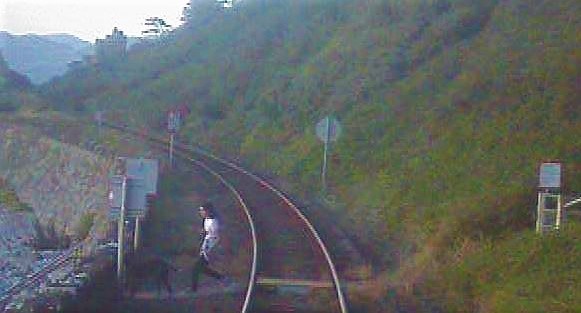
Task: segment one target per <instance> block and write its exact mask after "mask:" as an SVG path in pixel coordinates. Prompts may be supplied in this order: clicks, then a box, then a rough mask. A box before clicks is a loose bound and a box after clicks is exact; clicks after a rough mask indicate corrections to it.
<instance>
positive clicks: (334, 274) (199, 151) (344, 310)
mask: <svg viewBox="0 0 581 313" xmlns="http://www.w3.org/2000/svg"><path fill="white" fill-rule="evenodd" d="M73 123H74V122H73ZM75 124H76V123H75ZM102 125H103V126H105V127H109V128H112V129H116V130H119V131H123V132H126V133H130V134H132V135H133V136H136V137H141V138H143V139H146V140H148V141H150V142H156V143H158V144H163V145H164V149H167V148H165V147H166V145H167V139H165V138H160V137H156V136H151V135H147V136H145V135H144V134H143V133H140V132H138V131H136V130H133V129H131V128H129V127H127V126H119V125H115V124H111V123H107V122H104V123H103V124H102ZM175 147H176V151H177V150H178V149H179V150H182V151H180V152H181V153H197V154H199V155H202V156H205V157H207V158H210V159H213V160H214V161H216V162H218V163H220V164H222V165H224V166H226V167H228V168H231V169H233V170H235V171H237V172H239V173H241V174H244V175H246V176H248V177H250V178H252V179H253V180H254V181H256V182H257V183H259V184H260V185H262V186H264V187H266V188H267V189H269V190H270V191H272V192H273V193H274V194H276V195H277V197H279V198H280V199H282V200H283V201H284V202H285V203H286V204H287V206H288V207H290V208H291V209H292V211H293V212H294V213H295V214H296V215H297V216H298V217H299V218H300V219H301V220H302V221H303V223H304V224H305V225H306V226H307V229H308V230H309V232H310V233H311V235H312V236H313V237H314V238H315V240H316V242H317V245H318V246H319V248H320V249H321V251H322V252H323V255H324V256H325V259H326V262H327V265H328V267H329V270H330V272H331V276H332V280H333V286H334V289H335V293H336V296H337V299H338V302H339V306H340V309H341V313H347V312H348V309H347V305H346V302H345V296H344V294H343V290H342V288H341V283H340V280H339V276H338V274H337V271H336V267H335V264H334V263H333V260H332V259H331V256H330V253H329V252H328V249H327V247H326V245H325V243H324V242H323V240H322V239H321V236H320V235H319V233H318V232H317V230H316V229H315V227H314V226H313V225H312V223H311V222H310V221H309V220H308V219H307V217H306V216H305V215H304V214H303V213H302V212H301V210H300V209H299V208H298V207H297V206H296V205H295V204H294V203H293V202H292V201H291V200H290V199H289V198H288V197H287V196H286V195H284V194H283V193H282V192H281V191H280V190H279V189H277V188H276V187H274V186H273V185H272V184H271V183H269V182H267V181H266V180H265V179H263V178H261V177H259V176H258V175H256V174H254V173H252V172H250V171H248V170H246V169H244V168H242V167H241V166H239V165H237V164H235V163H233V162H231V161H227V160H225V159H223V158H220V157H218V156H216V155H214V154H212V153H211V152H208V151H207V150H204V149H202V148H200V147H195V146H188V145H184V144H177V145H175ZM185 158H186V159H187V160H189V161H190V162H193V163H195V164H196V165H198V166H200V167H202V168H203V169H204V170H206V171H208V172H209V173H210V174H211V175H213V176H215V177H217V178H218V179H219V180H220V181H221V182H222V183H223V184H224V185H225V186H226V187H227V188H228V189H230V190H231V191H233V192H234V194H235V195H236V197H237V199H238V201H242V202H241V203H242V206H243V208H244V210H245V214H246V216H247V218H248V220H249V223H250V228H251V233H252V236H253V265H252V269H251V274H250V279H249V286H248V289H247V293H246V297H245V301H244V304H243V308H242V313H246V312H247V310H248V308H249V306H250V302H251V300H252V294H253V291H254V287H255V284H256V268H257V251H258V243H257V239H256V229H255V227H254V223H253V222H252V215H251V214H250V212H249V210H248V207H247V206H246V205H245V204H244V202H243V199H242V197H241V195H240V193H239V192H238V191H237V190H236V188H235V187H234V186H233V185H231V184H230V183H229V182H228V181H227V180H226V179H225V178H223V177H222V176H221V175H220V174H219V173H217V172H216V171H214V170H212V169H211V168H210V167H209V166H208V165H206V164H204V163H203V162H202V161H200V160H196V159H194V158H191V157H185Z"/></svg>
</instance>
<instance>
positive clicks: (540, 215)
mask: <svg viewBox="0 0 581 313" xmlns="http://www.w3.org/2000/svg"><path fill="white" fill-rule="evenodd" d="M542 232H543V194H542V193H541V192H539V196H538V200H537V233H542Z"/></svg>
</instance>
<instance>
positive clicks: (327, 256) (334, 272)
mask: <svg viewBox="0 0 581 313" xmlns="http://www.w3.org/2000/svg"><path fill="white" fill-rule="evenodd" d="M178 147H180V148H182V149H186V150H196V151H195V152H196V153H199V154H203V155H205V156H207V157H209V158H212V159H214V160H216V161H218V162H220V163H222V164H224V165H226V166H228V167H230V168H232V169H235V170H237V171H239V172H241V173H243V174H245V175H247V176H249V177H251V178H252V179H254V180H255V181H256V182H258V183H260V184H261V185H263V186H264V187H266V188H268V189H269V190H270V191H272V192H274V193H275V194H276V195H277V196H278V197H279V198H281V199H282V200H283V201H284V202H285V203H286V204H287V205H288V206H289V207H291V208H292V209H293V211H294V212H295V213H296V214H297V215H298V216H299V217H300V218H301V219H302V220H303V222H304V223H305V225H307V227H308V229H309V231H310V232H311V234H312V235H313V237H315V239H316V241H317V244H318V245H319V247H320V248H321V251H323V254H324V255H325V259H326V261H327V264H328V266H329V269H330V271H331V275H332V278H333V285H334V288H335V292H336V295H337V298H338V300H339V305H340V308H341V313H347V312H348V309H347V304H346V301H345V296H344V294H343V290H342V288H341V283H340V280H339V275H338V274H337V270H336V267H335V264H334V263H333V260H332V259H331V255H330V253H329V251H328V249H327V247H326V245H325V243H324V242H323V240H322V239H321V236H320V235H319V233H318V232H317V230H316V229H315V227H314V226H313V224H312V223H311V222H310V221H309V220H308V219H307V217H306V216H305V215H304V214H303V213H302V212H301V210H300V209H299V208H298V207H297V206H296V205H295V204H294V203H293V202H292V201H291V200H290V199H289V198H288V197H287V196H285V195H284V194H283V193H282V192H281V191H280V190H279V189H278V188H276V187H274V186H273V185H272V184H270V183H269V182H267V181H266V180H265V179H263V178H261V177H259V176H258V175H256V174H254V173H251V172H249V171H248V170H246V169H244V168H242V167H240V166H238V165H237V164H234V163H232V162H230V161H227V160H224V159H222V158H220V157H217V156H215V155H214V154H212V153H210V152H207V151H205V150H203V149H200V148H197V147H187V146H184V145H178ZM192 152H194V151H192Z"/></svg>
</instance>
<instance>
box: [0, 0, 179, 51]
mask: <svg viewBox="0 0 581 313" xmlns="http://www.w3.org/2000/svg"><path fill="white" fill-rule="evenodd" d="M187 2H188V0H158V1H151V0H0V31H7V32H9V33H12V34H28V33H33V34H71V35H74V36H77V37H79V38H81V39H83V40H86V41H89V42H92V43H94V42H95V39H97V38H104V37H105V36H106V35H108V34H111V32H112V30H113V27H117V28H118V29H119V30H122V31H123V32H124V33H125V34H126V35H128V36H135V37H138V36H141V31H142V30H145V29H146V27H145V26H144V25H143V23H144V22H145V19H146V18H148V17H152V16H158V17H160V18H163V19H164V20H165V21H166V22H167V23H168V24H170V25H172V26H178V25H179V24H180V21H179V19H180V16H181V13H182V9H183V7H184V6H186V3H187Z"/></svg>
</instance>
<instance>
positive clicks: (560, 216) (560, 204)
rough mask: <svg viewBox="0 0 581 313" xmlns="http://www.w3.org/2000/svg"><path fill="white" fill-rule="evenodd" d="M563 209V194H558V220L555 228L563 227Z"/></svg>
mask: <svg viewBox="0 0 581 313" xmlns="http://www.w3.org/2000/svg"><path fill="white" fill-rule="evenodd" d="M562 209H563V199H562V196H561V194H559V195H558V196H557V221H556V222H555V229H557V230H558V229H559V228H561V219H562V218H563V214H562Z"/></svg>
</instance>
